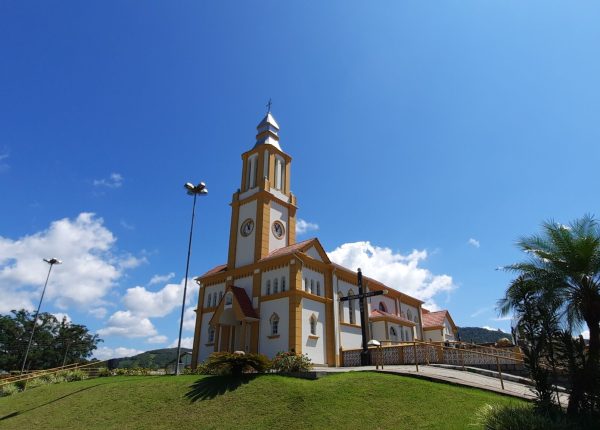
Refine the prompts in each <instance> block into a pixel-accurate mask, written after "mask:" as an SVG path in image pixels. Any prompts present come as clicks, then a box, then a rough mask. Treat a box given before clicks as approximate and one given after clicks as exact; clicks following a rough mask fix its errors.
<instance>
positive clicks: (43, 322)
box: [0, 309, 102, 370]
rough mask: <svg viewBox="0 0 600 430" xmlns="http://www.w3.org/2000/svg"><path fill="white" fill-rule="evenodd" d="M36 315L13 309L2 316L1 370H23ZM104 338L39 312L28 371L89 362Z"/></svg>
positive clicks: (0, 323) (0, 326)
mask: <svg viewBox="0 0 600 430" xmlns="http://www.w3.org/2000/svg"><path fill="white" fill-rule="evenodd" d="M32 326H33V314H30V313H29V312H27V311H26V310H24V309H22V310H20V311H15V310H13V311H12V312H11V315H0V369H1V370H18V369H20V368H21V364H22V360H23V357H24V355H25V349H26V348H27V343H28V341H29V336H30V335H31V328H32ZM100 342H102V339H100V338H99V337H98V335H96V334H90V332H89V330H88V329H87V327H86V326H84V325H80V324H73V323H70V322H68V321H67V320H66V318H63V320H62V321H58V320H57V319H56V317H55V316H54V315H52V314H50V313H40V314H39V316H38V322H37V326H36V329H35V333H34V336H33V343H32V345H31V349H30V351H29V355H28V358H27V363H26V368H29V369H48V368H53V367H59V366H62V365H63V363H64V364H69V363H75V362H80V361H83V360H86V359H88V358H89V357H90V356H91V355H92V352H93V351H94V350H95V349H96V348H97V345H98V343H100Z"/></svg>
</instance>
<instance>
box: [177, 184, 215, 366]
mask: <svg viewBox="0 0 600 430" xmlns="http://www.w3.org/2000/svg"><path fill="white" fill-rule="evenodd" d="M184 187H185V189H186V190H187V193H188V194H189V195H190V196H193V197H194V203H193V204H192V223H191V225H190V239H189V242H188V252H187V260H186V263H185V280H184V281H183V303H182V304H181V319H180V321H179V339H178V340H177V361H176V369H175V375H179V373H180V372H179V360H180V359H181V332H182V330H183V314H184V311H185V296H186V293H187V281H188V273H189V269H190V255H191V253H192V233H193V231H194V216H195V214H196V197H197V196H198V195H201V196H205V195H207V194H208V189H207V188H206V184H205V183H204V182H200V183H199V184H198V185H194V184H191V183H190V182H188V183H186V184H185V185H184Z"/></svg>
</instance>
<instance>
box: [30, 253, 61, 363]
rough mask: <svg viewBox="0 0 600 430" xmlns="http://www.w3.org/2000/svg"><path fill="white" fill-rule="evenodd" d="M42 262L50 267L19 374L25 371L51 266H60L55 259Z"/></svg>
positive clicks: (59, 262)
mask: <svg viewBox="0 0 600 430" xmlns="http://www.w3.org/2000/svg"><path fill="white" fill-rule="evenodd" d="M44 261H45V262H46V263H48V264H49V265H50V268H49V269H48V275H47V276H46V282H45V283H44V289H43V290H42V297H40V303H39V304H38V307H37V310H36V311H35V316H34V317H33V326H32V327H31V336H30V337H29V343H28V344H27V349H26V350H25V357H23V365H22V366H21V373H23V372H24V371H25V364H26V363H27V356H28V355H29V348H31V342H33V334H34V333H35V326H36V324H37V320H38V315H39V313H40V308H41V307H42V300H44V294H46V287H47V286H48V279H50V272H52V266H54V265H55V264H62V261H60V260H59V259H57V258H44Z"/></svg>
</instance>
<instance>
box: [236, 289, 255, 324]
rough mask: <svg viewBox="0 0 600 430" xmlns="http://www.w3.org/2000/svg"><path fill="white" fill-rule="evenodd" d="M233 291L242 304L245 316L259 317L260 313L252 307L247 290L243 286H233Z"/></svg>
mask: <svg viewBox="0 0 600 430" xmlns="http://www.w3.org/2000/svg"><path fill="white" fill-rule="evenodd" d="M231 291H232V292H233V295H234V296H235V299H236V300H237V302H238V304H239V305H240V308H241V309H242V312H243V313H244V316H245V317H248V318H256V319H259V318H258V315H257V314H256V311H255V310H254V308H253V307H252V302H251V301H250V299H249V298H248V294H246V290H244V289H243V288H240V287H231Z"/></svg>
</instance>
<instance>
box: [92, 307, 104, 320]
mask: <svg viewBox="0 0 600 430" xmlns="http://www.w3.org/2000/svg"><path fill="white" fill-rule="evenodd" d="M88 312H89V313H90V314H92V315H93V316H95V317H96V318H100V319H102V318H104V317H105V316H106V313H107V312H108V311H107V310H106V308H103V307H99V308H94V309H90V310H89V311H88Z"/></svg>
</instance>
